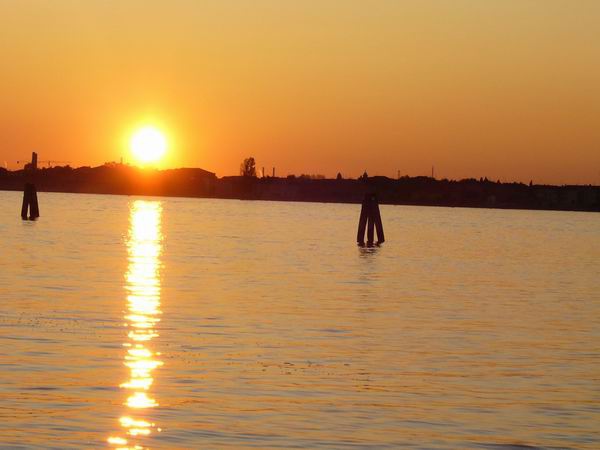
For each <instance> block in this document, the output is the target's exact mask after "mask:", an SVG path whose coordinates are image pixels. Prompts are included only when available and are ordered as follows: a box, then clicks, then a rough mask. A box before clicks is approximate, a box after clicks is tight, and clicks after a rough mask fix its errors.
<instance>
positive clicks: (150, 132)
mask: <svg viewBox="0 0 600 450" xmlns="http://www.w3.org/2000/svg"><path fill="white" fill-rule="evenodd" d="M130 147H131V153H133V156H134V157H135V159H136V160H137V161H138V162H140V163H142V164H148V163H155V162H158V161H160V159H161V158H162V157H163V156H164V154H165V153H166V151H167V139H166V138H165V135H164V134H163V133H162V132H161V131H160V130H158V129H157V128H154V127H151V126H147V127H143V128H140V129H138V130H137V131H136V132H135V133H134V134H133V136H132V137H131V142H130Z"/></svg>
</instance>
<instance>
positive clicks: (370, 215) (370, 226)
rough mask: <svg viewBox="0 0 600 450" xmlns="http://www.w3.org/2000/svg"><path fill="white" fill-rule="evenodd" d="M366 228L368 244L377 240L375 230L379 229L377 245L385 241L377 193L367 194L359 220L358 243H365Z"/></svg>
mask: <svg viewBox="0 0 600 450" xmlns="http://www.w3.org/2000/svg"><path fill="white" fill-rule="evenodd" d="M365 228H366V229H367V246H369V247H370V246H372V245H373V243H374V240H375V230H377V245H379V244H382V243H383V242H384V241H385V236H384V235H383V224H382V223H381V214H380V212H379V202H378V201H377V194H375V193H368V194H365V198H364V199H363V202H362V208H361V209H360V219H359V221H358V233H357V235H356V241H357V242H358V245H361V246H362V245H365Z"/></svg>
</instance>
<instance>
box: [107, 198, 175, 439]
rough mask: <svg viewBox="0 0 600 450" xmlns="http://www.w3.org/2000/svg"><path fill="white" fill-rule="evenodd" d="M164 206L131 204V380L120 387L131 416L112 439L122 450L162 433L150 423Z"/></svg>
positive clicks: (127, 363) (141, 202) (128, 278)
mask: <svg viewBox="0 0 600 450" xmlns="http://www.w3.org/2000/svg"><path fill="white" fill-rule="evenodd" d="M161 214H162V206H161V203H160V202H157V201H146V200H136V201H135V202H133V203H132V205H131V210H130V225H129V237H128V240H127V253H128V259H129V266H128V270H127V273H126V275H125V280H126V284H125V288H126V291H127V310H126V312H125V325H126V326H127V328H128V333H127V341H126V342H125V343H124V344H123V346H124V347H125V348H126V349H127V351H126V353H125V357H124V365H125V366H126V367H127V368H128V369H129V378H128V379H127V380H126V381H124V382H123V383H121V384H120V387H121V389H123V390H124V391H125V392H126V393H127V394H126V400H125V402H124V406H126V408H127V409H126V413H125V414H124V415H123V416H122V417H121V418H120V419H119V422H120V425H121V430H120V431H119V433H116V434H115V435H113V436H110V437H109V438H108V443H109V444H111V445H112V446H115V448H116V449H120V450H125V449H142V448H144V447H143V446H140V445H139V442H133V441H136V440H138V439H139V438H140V437H143V436H148V435H150V434H151V433H152V432H153V431H154V430H156V431H160V429H159V428H156V425H155V424H154V423H152V422H150V421H149V420H148V417H147V413H148V411H147V410H148V409H151V408H154V407H156V406H158V402H157V401H156V399H155V398H154V396H153V392H152V385H153V383H154V378H153V371H154V369H156V368H158V367H160V366H161V365H162V364H163V363H162V361H161V360H159V359H158V357H159V356H160V353H158V352H156V351H155V350H154V349H153V346H152V341H153V340H154V339H155V338H157V337H158V332H157V329H156V327H157V324H158V323H159V322H160V314H161V310H160V254H161V250H162V234H161Z"/></svg>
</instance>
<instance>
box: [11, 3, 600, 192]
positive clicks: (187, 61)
mask: <svg viewBox="0 0 600 450" xmlns="http://www.w3.org/2000/svg"><path fill="white" fill-rule="evenodd" d="M599 23H600V1H597V0H577V1H572V0H565V1H558V0H539V1H534V0H486V1H483V0H437V1H433V0H414V1H410V0H405V1H402V0H394V1H386V0H372V1H355V0H344V1H342V0H340V1H331V0H318V1H317V0H306V1H303V2H297V1H284V0H278V1H276V0H247V1H245V0H237V1H233V0H230V1H228V0H220V1H214V2H213V1H201V0H169V1H160V2H158V1H154V2H153V1H148V0H145V1H139V0H125V1H110V0H106V1H94V0H87V1H82V0H81V1H65V0H53V1H36V0H0V164H1V165H2V166H7V167H8V168H11V169H14V168H17V167H18V166H19V165H18V164H17V161H22V160H28V159H29V158H30V155H31V152H32V151H37V152H38V153H39V158H40V160H43V161H45V160H54V161H68V162H69V163H70V164H71V165H72V166H81V165H91V166H95V165H100V164H103V163H104V162H108V161H119V160H120V158H121V157H122V158H123V159H124V161H126V162H134V161H132V157H131V153H130V150H129V144H128V142H129V139H130V137H131V135H132V133H133V132H134V131H135V130H136V129H137V128H139V127H142V126H145V125H148V124H151V125H153V126H156V127H158V128H160V129H161V130H163V132H164V133H165V134H166V136H167V140H168V145H169V149H168V152H167V154H166V157H165V158H164V160H163V161H161V163H160V164H159V167H161V168H167V167H202V168H204V169H207V170H210V171H213V172H216V173H217V175H218V176H223V175H234V174H237V173H238V171H239V166H240V162H241V161H242V160H243V159H244V158H245V157H248V156H254V157H255V159H256V162H257V167H258V169H259V170H260V169H261V168H262V167H265V169H266V171H268V172H271V170H272V167H275V168H276V174H277V175H280V176H285V175H287V174H292V173H294V174H297V175H299V174H302V173H305V174H324V175H326V176H335V175H336V174H337V173H338V172H341V173H342V174H343V175H344V176H347V177H355V176H358V175H360V174H362V172H363V171H364V170H366V171H367V172H368V173H369V175H386V176H389V177H396V176H397V175H398V173H400V174H401V175H410V176H416V175H429V174H431V168H432V166H434V167H435V176H436V177H437V178H445V177H446V178H454V179H460V178H467V177H477V178H479V177H482V176H483V177H488V178H490V179H493V180H496V179H500V180H502V181H512V180H518V181H524V182H528V181H529V180H534V182H536V183H557V184H563V183H582V184H587V183H592V184H600V26H598V24H599ZM57 164H58V163H57Z"/></svg>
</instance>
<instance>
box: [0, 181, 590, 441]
mask: <svg viewBox="0 0 600 450" xmlns="http://www.w3.org/2000/svg"><path fill="white" fill-rule="evenodd" d="M39 197H40V209H41V216H42V217H41V218H40V220H38V221H36V222H29V221H25V222H23V221H21V219H20V200H21V194H20V193H13V192H0V205H1V206H0V208H1V209H0V236H1V238H0V239H1V240H0V242H1V244H0V245H1V247H0V447H2V448H57V449H64V448H151V449H158V448H164V449H167V448H168V449H176V448H242V447H246V448H261V449H265V448H479V449H481V448H490V449H502V448H506V449H508V448H520V447H515V446H519V445H521V446H530V447H537V448H589V449H593V448H600V432H599V431H598V430H599V429H600V427H599V426H598V424H599V423H600V375H599V374H600V293H599V290H598V288H599V281H598V280H600V264H599V263H598V261H599V259H600V215H598V214H593V213H573V212H540V211H536V212H534V211H507V210H486V209H480V210H475V209H460V208H456V209H451V208H426V207H403V206H382V217H383V221H384V226H385V231H386V238H387V239H388V242H386V243H385V244H384V245H383V246H382V247H380V248H372V249H365V248H362V249H361V248H358V247H357V246H356V245H355V243H354V239H355V233H356V224H357V220H358V214H359V209H360V206H358V205H336V204H333V205H332V204H318V203H283V202H242V201H235V200H208V199H165V198H141V197H140V198H137V197H123V196H101V195H75V194H50V193H40V194H39ZM136 446H137V447H136Z"/></svg>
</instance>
